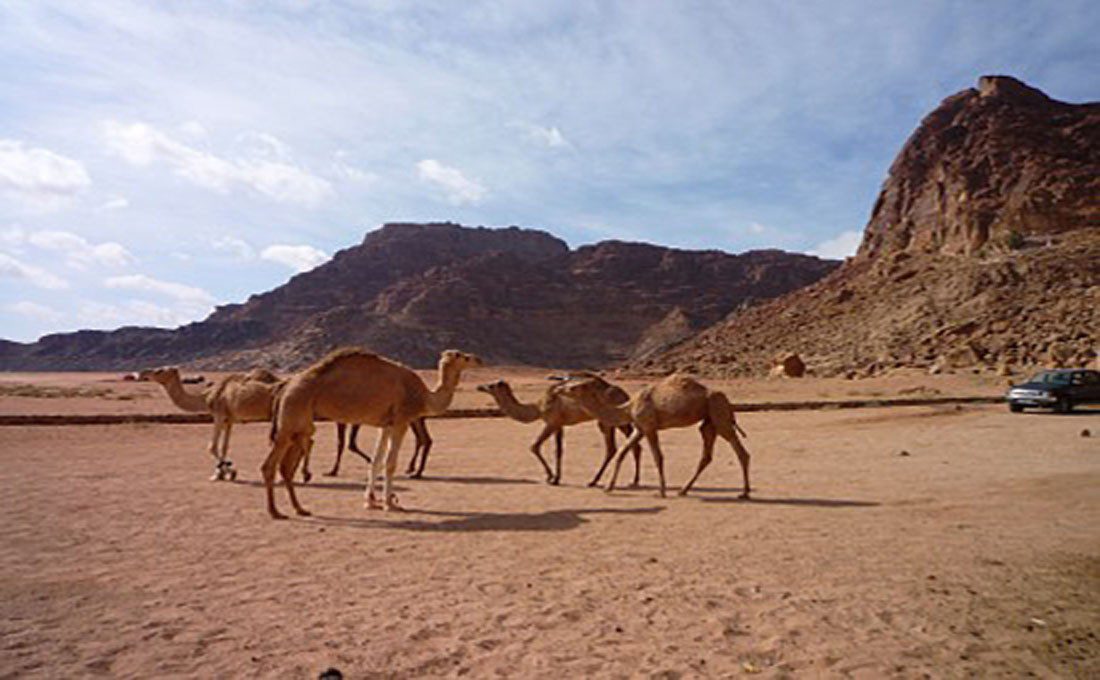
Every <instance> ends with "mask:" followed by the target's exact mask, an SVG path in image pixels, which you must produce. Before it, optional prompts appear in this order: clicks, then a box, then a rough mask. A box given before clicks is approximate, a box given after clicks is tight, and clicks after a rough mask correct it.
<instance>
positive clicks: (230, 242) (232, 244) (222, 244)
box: [210, 236, 256, 261]
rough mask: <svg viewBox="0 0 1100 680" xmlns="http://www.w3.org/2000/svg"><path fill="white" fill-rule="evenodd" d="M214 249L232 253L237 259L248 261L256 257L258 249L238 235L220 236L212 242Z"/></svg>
mask: <svg viewBox="0 0 1100 680" xmlns="http://www.w3.org/2000/svg"><path fill="white" fill-rule="evenodd" d="M210 245H211V246H213V248H214V250H220V251H223V252H227V253H231V254H232V255H233V256H234V257H235V258H236V259H238V260H241V261H247V260H251V259H254V258H255V257H256V251H255V249H253V248H252V246H251V245H250V244H249V243H248V241H245V240H244V239H240V238H237V237H236V236H219V237H218V238H216V239H214V240H213V241H211V242H210Z"/></svg>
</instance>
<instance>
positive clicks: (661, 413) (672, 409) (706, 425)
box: [562, 375, 750, 498]
mask: <svg viewBox="0 0 1100 680" xmlns="http://www.w3.org/2000/svg"><path fill="white" fill-rule="evenodd" d="M562 389H563V391H564V392H565V393H566V394H569V395H570V396H572V397H574V398H575V399H577V401H579V402H580V403H581V404H582V405H583V406H584V407H585V408H586V409H588V410H590V411H591V412H592V413H593V414H594V415H596V416H597V417H598V418H599V419H600V420H602V421H604V422H607V423H614V424H616V425H623V424H627V423H633V424H634V426H635V427H636V428H638V429H637V431H636V432H635V433H634V434H633V435H632V436H631V437H630V438H629V439H627V440H626V443H625V444H623V447H622V448H621V449H619V455H618V458H617V459H616V461H615V470H614V471H613V472H612V473H611V482H610V483H609V484H608V485H607V491H609V492H610V491H613V490H614V489H615V480H616V479H618V477H619V467H620V466H621V465H622V464H623V458H625V457H626V453H627V451H628V450H629V447H630V446H631V445H633V444H636V443H638V441H640V440H641V438H642V437H645V439H646V441H647V442H648V443H649V449H650V451H651V452H652V453H653V462H654V463H655V464H656V465H657V476H658V477H659V478H660V480H661V496H662V497H664V495H665V466H664V455H663V454H662V453H661V445H660V442H659V441H658V437H657V433H658V432H659V431H660V430H668V429H672V428H677V427H687V426H689V425H694V424H695V423H701V425H700V427H699V432H700V434H702V436H703V454H702V456H701V457H700V459H699V467H698V468H697V469H696V470H695V474H694V475H693V476H692V478H691V479H690V480H688V483H687V484H685V485H684V487H683V488H682V489H680V495H681V496H683V495H684V494H686V493H687V492H688V491H690V490H691V487H692V485H694V484H695V480H697V479H698V478H699V475H700V474H702V472H703V470H704V469H706V467H707V465H709V464H710V461H711V458H712V457H713V456H714V441H715V438H716V437H718V436H721V437H722V438H723V439H725V440H726V441H728V442H729V444H730V446H731V447H732V448H733V451H734V453H736V454H737V459H738V461H740V463H741V473H742V476H743V477H744V483H745V486H744V490H743V491H742V492H741V497H742V498H748V497H749V491H750V489H749V452H748V451H747V450H745V447H744V446H743V445H742V444H741V441H740V440H739V439H738V438H737V431H738V430H739V429H740V428H738V427H737V423H736V420H735V419H734V415H733V408H732V407H731V406H730V403H729V400H728V399H727V398H726V395H725V394H723V393H722V392H718V391H714V390H711V389H708V388H707V387H706V386H705V385H703V384H701V383H699V382H698V381H697V380H695V379H693V378H690V377H688V376H684V375H670V376H669V377H667V378H665V379H663V380H661V381H660V382H658V383H657V384H656V385H650V386H649V387H646V388H645V389H643V390H642V391H641V392H639V393H638V394H636V395H634V397H633V398H631V400H630V401H629V402H628V403H626V404H622V405H616V404H613V403H610V402H609V401H608V400H607V398H606V396H605V391H604V390H603V388H602V386H601V385H600V384H599V383H598V382H595V381H592V380H580V381H570V382H569V383H567V384H566V385H565V386H564V387H563V388H562ZM742 434H744V432H742Z"/></svg>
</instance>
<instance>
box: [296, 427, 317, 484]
mask: <svg viewBox="0 0 1100 680" xmlns="http://www.w3.org/2000/svg"><path fill="white" fill-rule="evenodd" d="M312 457H313V437H310V438H309V439H308V440H306V443H305V450H304V451H303V452H302V454H301V458H302V483H303V484H309V480H311V479H313V473H312V472H310V471H309V459H310V458H312ZM295 467H297V466H295Z"/></svg>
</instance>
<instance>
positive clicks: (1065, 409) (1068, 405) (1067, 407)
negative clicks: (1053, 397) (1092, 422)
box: [1054, 397, 1073, 413]
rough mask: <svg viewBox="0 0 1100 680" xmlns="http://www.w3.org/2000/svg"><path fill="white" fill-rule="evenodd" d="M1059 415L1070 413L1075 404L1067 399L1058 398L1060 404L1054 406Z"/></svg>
mask: <svg viewBox="0 0 1100 680" xmlns="http://www.w3.org/2000/svg"><path fill="white" fill-rule="evenodd" d="M1054 410H1055V411H1056V412H1057V413H1069V412H1070V411H1072V410H1073V402H1072V401H1070V400H1069V398H1067V397H1058V403H1056V404H1055V405H1054Z"/></svg>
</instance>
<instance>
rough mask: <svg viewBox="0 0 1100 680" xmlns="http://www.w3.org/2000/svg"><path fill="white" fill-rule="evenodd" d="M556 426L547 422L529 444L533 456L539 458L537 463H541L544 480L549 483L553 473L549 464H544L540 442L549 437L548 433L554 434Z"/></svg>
mask: <svg viewBox="0 0 1100 680" xmlns="http://www.w3.org/2000/svg"><path fill="white" fill-rule="evenodd" d="M555 429H556V427H555V426H554V425H550V424H549V423H547V425H546V426H545V427H543V428H542V432H539V436H537V437H535V441H534V442H533V443H532V444H531V453H533V454H535V458H538V459H539V463H541V464H542V469H543V470H545V471H546V481H547V483H549V482H550V481H551V480H553V479H554V473H553V472H552V471H551V470H550V466H549V465H547V464H546V460H545V459H543V457H542V452H541V449H542V443H543V442H544V441H546V440H547V439H549V438H550V435H552V434H554V430H555Z"/></svg>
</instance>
